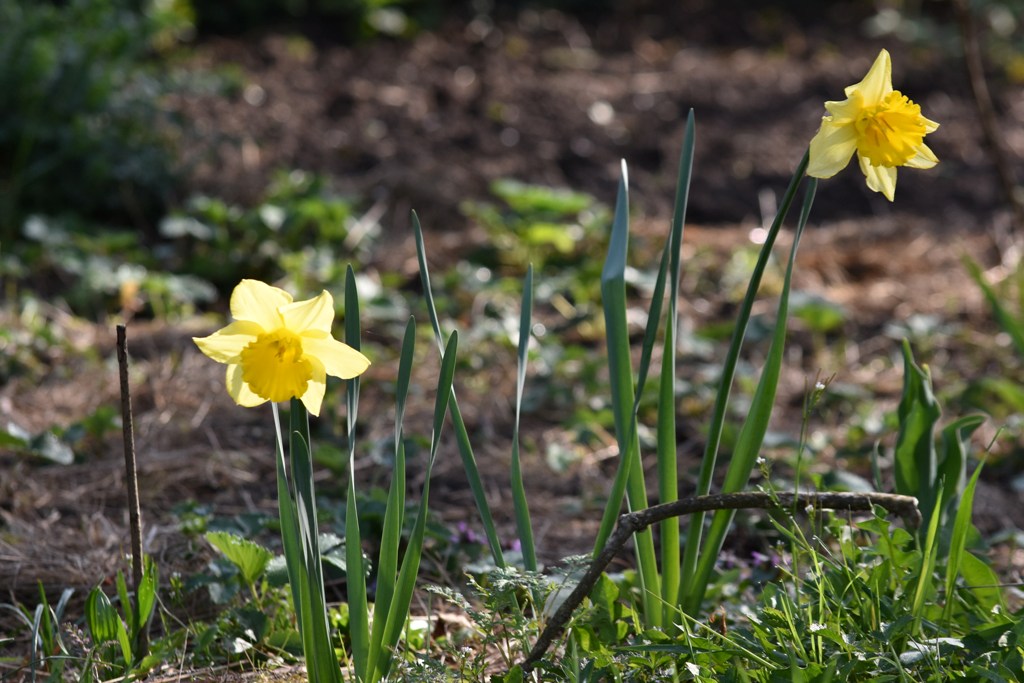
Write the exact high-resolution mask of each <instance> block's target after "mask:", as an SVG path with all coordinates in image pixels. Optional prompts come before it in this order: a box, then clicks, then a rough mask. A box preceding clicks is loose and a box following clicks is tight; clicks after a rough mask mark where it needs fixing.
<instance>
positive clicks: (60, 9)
mask: <svg viewBox="0 0 1024 683" xmlns="http://www.w3.org/2000/svg"><path fill="white" fill-rule="evenodd" d="M0 23H2V24H3V25H4V27H5V30H4V31H3V32H2V33H0V83H2V84H3V85H2V87H0V108H2V109H3V111H4V112H6V114H5V119H4V121H5V123H4V125H2V126H0V239H2V241H3V242H4V244H5V245H8V244H11V243H12V242H16V241H17V240H18V239H19V238H20V234H19V232H20V230H21V224H22V221H23V220H24V219H25V218H26V217H27V216H28V215H29V214H32V213H45V214H60V213H64V212H72V213H76V214H78V215H80V216H89V217H92V218H93V219H109V220H112V221H113V222H114V223H117V224H122V225H124V224H128V225H135V226H137V227H145V226H149V225H151V224H152V223H153V222H154V221H155V220H156V218H157V217H158V216H159V215H160V213H161V212H162V210H163V207H164V206H165V204H166V202H167V200H168V197H169V195H170V193H171V192H172V190H173V188H174V187H175V182H176V181H175V178H174V172H173V166H174V162H173V160H172V157H171V153H170V151H169V146H168V143H167V140H166V138H165V137H164V134H163V131H166V129H167V126H168V125H170V122H169V121H168V120H167V118H166V116H165V115H163V114H162V113H161V111H160V109H159V108H158V107H157V104H156V98H155V97H154V94H155V93H159V92H160V91H161V90H162V89H164V87H165V86H164V85H163V84H162V83H161V81H160V80H159V79H158V78H157V77H156V76H155V74H153V73H150V72H149V71H148V70H147V67H146V66H145V63H146V59H147V52H148V50H149V49H150V42H149V41H150V37H151V32H152V30H153V27H152V25H151V23H150V22H149V21H148V20H147V19H146V17H144V16H142V15H140V14H138V13H136V12H133V11H132V10H131V9H129V5H128V3H126V2H121V1H119V0H99V1H94V0H72V1H71V2H68V3H49V2H23V1H20V0H3V1H2V2H0Z"/></svg>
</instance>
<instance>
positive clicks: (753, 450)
mask: <svg viewBox="0 0 1024 683" xmlns="http://www.w3.org/2000/svg"><path fill="white" fill-rule="evenodd" d="M816 188H817V181H816V180H814V179H813V178H809V179H808V181H807V190H806V192H805V194H804V202H803V207H802V208H801V211H800V218H799V220H798V221H797V226H796V230H795V231H794V232H793V246H792V248H791V249H790V252H789V263H788V264H787V266H786V275H785V278H784V280H783V285H782V293H781V294H780V295H779V306H778V312H777V313H776V316H775V332H774V333H773V335H772V343H771V347H770V348H769V350H768V356H767V358H766V359H765V365H764V369H763V370H762V371H761V379H760V380H759V381H758V383H757V389H756V390H755V391H754V398H753V400H752V401H751V404H750V411H749V412H748V413H747V417H746V418H745V419H744V420H743V426H742V427H740V433H739V436H738V437H737V440H736V447H735V449H734V450H733V454H732V457H731V458H730V459H729V467H728V469H727V470H726V474H725V482H724V483H723V485H722V492H723V493H732V492H735V491H739V490H741V489H742V488H743V487H744V486H746V484H747V481H748V480H749V479H750V473H751V471H752V470H753V469H754V464H755V462H756V460H757V456H758V454H759V453H760V451H761V444H762V443H763V442H764V435H765V433H766V432H767V431H768V422H769V420H770V419H771V415H772V409H773V408H774V405H775V392H776V389H777V388H778V383H779V373H780V372H781V369H782V358H783V354H784V352H785V346H786V320H787V317H788V315H789V291H790V286H791V284H792V280H793V269H794V267H795V265H796V252H797V247H799V245H800V238H801V236H802V235H803V231H804V227H805V226H806V225H807V219H808V217H809V216H810V211H811V205H812V204H813V203H814V192H815V189H816ZM735 514H736V513H735V511H734V510H719V511H718V512H716V513H715V515H714V517H713V518H712V522H711V528H710V530H709V531H708V536H707V538H706V539H705V541H704V544H703V546H702V547H701V549H700V558H699V560H698V562H697V569H696V572H695V573H694V578H693V582H692V584H687V586H686V589H687V593H686V596H685V598H684V602H683V605H682V608H683V611H685V612H687V613H688V614H695V613H696V612H697V611H698V610H699V609H700V605H701V602H702V601H703V600H704V593H705V591H706V590H707V585H708V581H709V580H710V578H711V570H712V569H713V568H714V565H715V562H716V560H717V559H718V554H719V553H720V552H721V549H722V543H723V542H724V541H725V534H726V532H727V531H728V529H729V525H730V524H731V523H732V519H733V517H734V516H735ZM692 523H693V522H691V524H692Z"/></svg>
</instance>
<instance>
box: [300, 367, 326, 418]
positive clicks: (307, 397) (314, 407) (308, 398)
mask: <svg viewBox="0 0 1024 683" xmlns="http://www.w3.org/2000/svg"><path fill="white" fill-rule="evenodd" d="M318 374H319V377H318V376H317V375H318ZM326 380H327V377H326V376H325V375H324V374H323V373H317V372H316V370H315V369H314V372H313V379H311V380H309V384H307V385H306V393H304V394H303V395H302V398H301V401H302V405H304V406H306V410H308V411H309V413H310V415H316V416H319V415H320V406H322V405H323V402H324V394H325V393H326V392H327V381H326Z"/></svg>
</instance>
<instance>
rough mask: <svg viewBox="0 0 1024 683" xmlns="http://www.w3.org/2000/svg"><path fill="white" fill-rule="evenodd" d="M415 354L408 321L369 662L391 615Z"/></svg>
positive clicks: (413, 329) (411, 322) (376, 656)
mask: <svg viewBox="0 0 1024 683" xmlns="http://www.w3.org/2000/svg"><path fill="white" fill-rule="evenodd" d="M415 351H416V322H415V320H413V319H412V318H410V319H409V322H408V323H407V324H406V326H405V337H404V338H403V340H402V351H401V355H400V358H399V361H398V383H397V385H396V395H395V421H396V423H395V467H394V473H393V475H392V478H391V488H390V489H389V491H388V502H387V508H386V509H385V510H384V527H383V529H382V531H381V540H380V556H379V558H378V560H377V592H376V598H375V600H374V604H373V623H374V627H373V633H372V634H371V640H370V651H369V661H370V662H377V661H379V660H381V656H382V654H381V648H382V643H383V639H384V630H385V627H384V624H385V622H386V620H387V617H388V613H389V612H390V611H391V601H392V598H393V596H394V594H395V584H396V582H397V580H398V552H399V547H400V545H401V540H402V526H403V524H404V516H405V486H406V481H405V441H404V435H403V429H402V420H403V419H404V415H405V403H406V399H407V397H408V394H409V381H410V378H411V376H412V363H413V357H414V355H415Z"/></svg>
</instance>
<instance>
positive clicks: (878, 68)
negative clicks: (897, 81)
mask: <svg viewBox="0 0 1024 683" xmlns="http://www.w3.org/2000/svg"><path fill="white" fill-rule="evenodd" d="M855 92H859V93H860V95H861V97H863V98H864V99H863V106H865V107H874V106H875V105H877V104H878V103H879V102H881V101H882V100H883V99H884V98H885V96H886V95H888V94H889V93H891V92H892V60H891V59H890V58H889V52H888V50H882V51H881V52H879V53H878V56H877V57H875V63H874V64H872V65H871V68H870V69H869V70H868V73H867V75H866V76H865V77H864V80H863V81H861V82H860V83H857V84H856V85H851V86H849V87H847V88H846V96H847V97H852V96H853V93H855Z"/></svg>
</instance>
